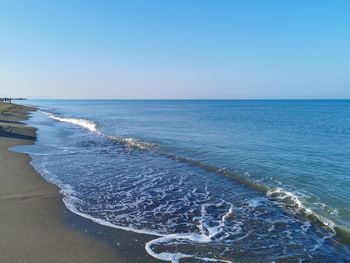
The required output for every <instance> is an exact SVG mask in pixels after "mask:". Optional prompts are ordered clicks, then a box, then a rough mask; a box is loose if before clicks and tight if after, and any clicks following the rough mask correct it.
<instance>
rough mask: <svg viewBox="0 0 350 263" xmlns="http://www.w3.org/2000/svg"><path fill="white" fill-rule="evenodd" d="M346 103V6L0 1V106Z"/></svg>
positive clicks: (176, 0)
mask: <svg viewBox="0 0 350 263" xmlns="http://www.w3.org/2000/svg"><path fill="white" fill-rule="evenodd" d="M1 96H21V97H22V96H24V97H29V98H238V99H239V98H350V1H349V0H345V1H336V0H328V1H322V0H317V1H311V0H307V1H306V0H303V1H297V0H290V1H288V0H276V1H272V0H257V1H250V0H245V1H243V0H242V1H234V0H230V1H224V0H211V1H206V0H183V1H182V0H158V1H154V0H142V1H126V0H125V1H97V0H96V1H95V0H94V1H89V0H81V1H79V0H59V1H55V0H50V1H47V0H42V1H31V0H23V1H17V0H0V97H1Z"/></svg>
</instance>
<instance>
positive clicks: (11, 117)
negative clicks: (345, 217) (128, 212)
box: [0, 103, 159, 263]
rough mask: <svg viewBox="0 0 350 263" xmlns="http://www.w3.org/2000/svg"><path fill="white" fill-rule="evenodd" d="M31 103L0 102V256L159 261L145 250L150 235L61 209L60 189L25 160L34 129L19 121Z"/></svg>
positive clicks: (18, 259) (5, 258) (37, 259)
mask: <svg viewBox="0 0 350 263" xmlns="http://www.w3.org/2000/svg"><path fill="white" fill-rule="evenodd" d="M33 110H35V109H34V108H30V107H26V106H19V105H14V104H5V103H0V262H2V263H8V262H16V263H21V262H33V263H34V262H35V263H41V262H45V263H46V262H51V263H55V262H57V263H58V262H60V263H61V262H159V261H156V260H155V259H153V258H152V257H150V256H149V255H148V254H147V253H146V251H145V250H144V244H145V242H147V241H148V240H151V239H152V238H153V237H151V236H148V235H139V234H135V233H132V232H128V231H123V230H118V229H111V228H108V227H104V226H100V225H97V224H96V223H93V222H91V221H90V220H87V219H84V218H81V217H79V216H77V215H75V214H73V213H71V212H69V211H67V209H65V207H64V205H63V202H62V197H61V195H60V194H59V190H58V188H57V187H55V186H54V185H51V184H49V183H47V182H46V181H44V180H43V179H42V178H41V177H40V176H39V175H38V174H37V173H36V172H35V171H34V169H33V168H32V167H31V166H30V164H29V162H30V157H29V156H28V155H26V154H21V153H15V152H12V151H9V150H8V148H9V147H11V146H15V145H23V144H32V143H33V142H34V140H35V129H34V128H31V127H28V126H25V125H24V124H23V123H21V122H20V121H22V120H24V119H26V118H27V113H28V112H30V111H33Z"/></svg>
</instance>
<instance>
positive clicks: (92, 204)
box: [15, 100, 350, 262]
mask: <svg viewBox="0 0 350 263" xmlns="http://www.w3.org/2000/svg"><path fill="white" fill-rule="evenodd" d="M24 103H25V104H31V105H36V106H38V107H39V109H40V110H39V111H37V112H35V113H33V114H32V115H31V118H30V120H29V121H28V124H30V125H32V126H34V127H36V128H37V129H38V131H37V133H38V138H37V141H36V143H35V144H34V145H32V146H20V147H16V148H15V150H16V151H21V152H26V153H29V154H30V155H31V157H32V162H31V164H32V165H33V167H34V168H35V169H36V170H37V171H38V172H39V173H40V174H41V175H42V176H43V177H44V178H45V179H46V180H47V181H49V182H52V183H54V184H56V185H58V186H59V187H60V189H61V193H62V195H63V201H64V203H65V204H66V206H67V208H68V209H70V210H71V211H73V212H74V213H76V214H78V215H81V216H83V217H86V218H89V219H91V220H93V221H95V222H96V223H99V224H104V225H107V226H110V227H116V228H122V229H126V230H131V231H135V232H141V233H150V234H153V235H155V236H156V238H155V239H154V240H152V241H151V242H149V243H148V244H146V247H145V249H146V250H147V252H148V253H149V254H151V255H152V256H154V257H155V258H158V259H162V260H168V261H172V262H350V251H349V245H348V244H349V240H350V238H349V237H350V231H349V229H350V101H348V100H290V101H288V100H281V101H268V100H266V101H264V100H256V101H254V100H242V101H239V100H208V101H204V100H195V101H191V100H187V101H177V100H174V101H173V100H159V101H157V100H156V101H152V100H147V101H142V100H35V101H34V100H32V101H25V102H24Z"/></svg>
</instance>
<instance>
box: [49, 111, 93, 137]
mask: <svg viewBox="0 0 350 263" xmlns="http://www.w3.org/2000/svg"><path fill="white" fill-rule="evenodd" d="M45 114H46V115H47V116H48V117H49V118H51V119H54V120H56V121H60V122H67V123H71V124H74V125H77V126H80V127H83V128H85V129H88V130H89V131H91V132H97V129H96V123H95V122H93V121H91V120H86V119H78V118H66V117H59V116H56V115H53V114H52V113H47V112H45Z"/></svg>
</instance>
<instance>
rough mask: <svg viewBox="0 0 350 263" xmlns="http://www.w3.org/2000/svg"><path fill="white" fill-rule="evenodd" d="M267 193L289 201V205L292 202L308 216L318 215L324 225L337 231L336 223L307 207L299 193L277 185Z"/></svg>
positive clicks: (275, 197)
mask: <svg viewBox="0 0 350 263" xmlns="http://www.w3.org/2000/svg"><path fill="white" fill-rule="evenodd" d="M266 195H267V196H270V197H272V198H274V199H278V200H281V201H285V202H286V203H287V205H290V204H288V203H289V202H290V203H291V205H292V206H293V207H294V208H295V209H296V211H298V212H302V213H304V214H306V215H307V216H310V215H312V216H314V217H316V218H317V220H318V221H319V222H321V223H322V224H323V225H324V226H326V227H327V228H329V229H330V230H331V231H332V232H333V233H335V232H336V231H335V223H334V222H333V221H332V220H330V219H328V218H325V217H323V216H321V215H319V214H317V213H315V212H314V211H313V210H311V209H310V208H308V207H306V206H305V205H304V204H303V203H302V201H301V200H300V197H299V196H298V195H297V194H295V193H292V192H289V191H286V190H284V189H282V188H280V187H277V188H276V189H271V190H269V191H267V193H266Z"/></svg>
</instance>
